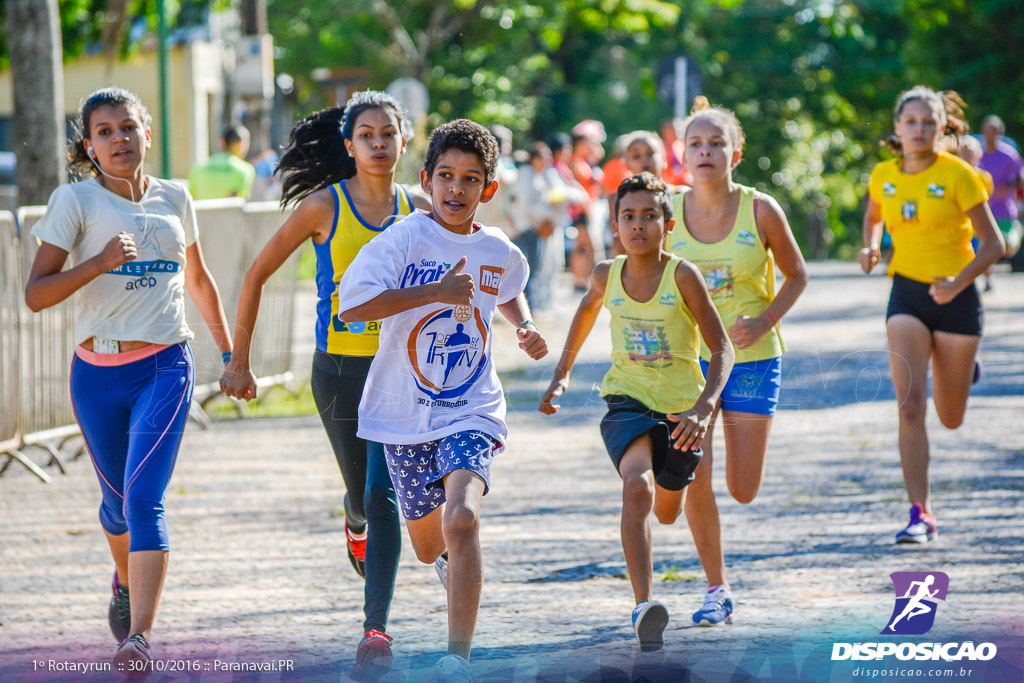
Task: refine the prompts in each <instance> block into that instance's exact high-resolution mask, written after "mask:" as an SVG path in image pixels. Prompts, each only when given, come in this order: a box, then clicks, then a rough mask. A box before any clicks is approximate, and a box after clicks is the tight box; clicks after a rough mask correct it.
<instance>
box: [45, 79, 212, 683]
mask: <svg viewBox="0 0 1024 683" xmlns="http://www.w3.org/2000/svg"><path fill="white" fill-rule="evenodd" d="M151 137H152V136H151V132H150V117H149V114H148V112H147V111H146V108H145V107H144V106H143V104H142V102H141V101H140V100H139V98H138V97H137V96H136V95H134V94H133V93H130V92H128V91H127V90H123V89H121V88H105V89H103V90H98V91H96V92H94V93H93V94H91V95H90V96H89V97H88V98H86V99H85V100H84V102H83V103H82V107H81V111H80V122H79V129H78V139H77V140H76V141H75V143H74V146H73V148H72V150H71V151H70V153H69V157H70V161H69V168H70V169H71V170H72V171H78V172H79V173H80V174H81V175H86V173H85V171H88V172H89V173H91V175H92V176H93V177H92V178H90V179H89V180H86V181H83V182H80V183H72V184H68V185H61V186H60V187H58V188H57V189H56V190H54V192H53V194H52V195H51V196H50V201H49V204H48V206H47V210H46V215H45V216H44V217H43V219H42V220H40V221H39V223H37V224H36V226H35V227H34V228H33V230H32V234H33V235H35V237H36V238H38V239H39V241H40V245H39V251H38V252H37V253H36V257H35V261H34V262H33V264H32V271H31V273H30V274H29V277H28V284H27V286H26V288H25V302H26V303H27V304H28V307H29V308H31V309H32V310H33V311H40V310H42V309H44V308H49V307H50V306H54V305H56V304H58V303H60V302H61V301H64V300H65V299H67V298H68V297H69V296H71V295H72V294H75V293H77V294H78V296H77V297H76V310H75V315H76V318H75V343H76V344H77V346H76V349H75V358H74V360H73V361H72V365H71V401H72V404H73V405H74V408H75V415H76V417H77V419H78V423H79V425H80V426H81V428H82V435H83V437H84V438H85V442H86V446H87V447H88V450H89V454H90V455H91V457H92V460H93V465H94V466H95V467H96V474H97V476H98V477H99V480H100V488H101V490H102V492H103V503H102V505H101V506H100V524H101V525H102V526H103V531H104V532H105V533H106V536H107V541H108V543H109V545H110V551H111V554H112V555H113V558H114V563H115V564H116V565H117V570H116V571H115V572H114V581H113V597H112V598H111V601H110V609H109V615H108V616H109V621H110V628H111V631H112V632H113V633H114V637H115V638H116V639H117V640H118V642H119V643H120V645H119V647H118V650H117V654H116V655H114V666H115V667H116V669H117V670H118V671H122V672H124V673H125V674H128V675H129V676H132V675H136V676H140V677H141V676H142V675H145V673H148V671H149V666H150V662H151V661H152V655H151V654H150V646H149V637H150V629H151V628H152V626H153V619H154V616H155V613H156V607H157V603H158V602H159V598H160V589H161V587H162V586H163V581H164V575H165V573H166V569H167V555H168V549H169V545H168V538H167V522H166V520H165V518H164V507H163V497H164V490H165V489H166V487H167V483H168V482H169V480H170V477H171V471H172V469H173V467H174V461H175V458H176V456H177V452H178V447H179V445H180V443H181V436H182V432H183V431H184V428H185V421H186V419H187V417H188V410H189V405H190V403H191V400H192V388H193V386H194V384H195V372H194V364H193V360H192V353H191V351H190V350H189V347H188V344H187V340H189V339H191V338H192V337H193V335H192V331H191V330H190V329H189V328H188V325H187V324H186V322H185V302H184V290H185V289H188V292H189V295H190V296H191V297H192V300H193V301H195V303H196V306H197V307H198V308H199V311H200V313H202V315H203V318H204V320H206V323H207V325H208V326H209V327H210V331H211V332H212V333H213V337H214V340H215V341H216V343H217V346H218V347H219V348H220V349H221V352H222V354H223V355H224V358H225V362H226V360H227V359H228V357H230V354H231V338H230V336H229V335H228V333H227V322H226V320H225V317H224V308H223V306H222V305H221V301H220V295H219V294H218V292H217V286H216V284H215V283H214V281H213V279H212V278H211V277H210V273H209V271H207V269H206V264H205V263H204V262H203V253H202V250H201V249H200V247H199V241H198V235H197V232H198V231H197V227H196V214H195V209H194V208H193V206H192V197H191V196H189V193H188V190H186V189H185V188H184V187H182V186H181V185H179V184H178V183H174V182H170V181H167V180H161V179H159V178H153V177H152V176H148V175H146V174H145V171H144V170H143V163H144V161H145V158H146V150H148V149H149V146H150V144H151ZM69 254H70V256H71V267H70V268H69V269H67V270H63V271H62V268H63V267H64V264H65V261H67V258H68V255H69ZM129 587H130V588H131V592H130V594H129Z"/></svg>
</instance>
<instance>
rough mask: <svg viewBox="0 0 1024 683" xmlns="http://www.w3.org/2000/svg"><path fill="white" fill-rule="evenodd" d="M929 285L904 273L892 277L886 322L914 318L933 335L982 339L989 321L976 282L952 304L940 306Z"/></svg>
mask: <svg viewBox="0 0 1024 683" xmlns="http://www.w3.org/2000/svg"><path fill="white" fill-rule="evenodd" d="M929 287H931V285H929V284H928V283H927V282H918V281H917V280H911V279H910V278H908V277H903V276H902V275H900V274H898V273H897V274H894V275H893V276H892V293H891V294H890V295H889V308H888V309H887V310H886V312H885V319H886V320H888V319H889V318H891V317H893V316H894V315H912V316H914V317H915V318H917V319H918V320H920V321H921V322H923V323H924V325H925V327H927V328H928V331H929V332H950V333H952V334H967V335H971V336H974V337H980V336H981V327H982V323H983V322H984V319H985V308H984V307H983V306H982V304H981V296H979V295H978V287H977V285H975V284H974V283H973V282H972V283H971V285H970V286H969V287H967V288H966V289H964V291H962V292H960V293H959V294H957V295H956V297H954V298H953V300H952V301H950V302H949V303H948V304H937V303H935V299H933V298H932V297H931V294H929V293H928V288H929Z"/></svg>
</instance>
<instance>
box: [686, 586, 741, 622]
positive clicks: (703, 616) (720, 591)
mask: <svg viewBox="0 0 1024 683" xmlns="http://www.w3.org/2000/svg"><path fill="white" fill-rule="evenodd" d="M731 623H732V593H731V592H729V589H728V588H726V587H725V586H712V587H711V588H709V589H708V592H707V593H705V594H704V605H703V606H702V607H701V608H700V609H699V610H697V611H696V612H694V613H693V625H694V626H720V625H722V624H731Z"/></svg>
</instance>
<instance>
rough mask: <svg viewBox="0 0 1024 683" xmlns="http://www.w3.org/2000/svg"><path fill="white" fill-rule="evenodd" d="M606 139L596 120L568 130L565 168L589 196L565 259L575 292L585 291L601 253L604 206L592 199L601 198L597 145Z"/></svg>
mask: <svg viewBox="0 0 1024 683" xmlns="http://www.w3.org/2000/svg"><path fill="white" fill-rule="evenodd" d="M606 139H607V134H606V133H605V131H604V124H602V123H601V122H600V121H594V120H593V119H586V120H584V121H580V122H579V123H577V124H576V125H575V126H574V127H573V129H572V155H571V156H570V157H569V162H568V163H569V169H570V170H571V171H572V174H573V176H574V177H575V178H576V182H578V183H579V184H580V186H581V187H582V188H583V190H584V191H585V192H586V193H587V195H588V197H589V201H588V202H587V203H586V206H585V207H584V209H585V211H584V214H583V216H581V217H580V218H579V219H577V221H576V222H575V227H576V230H577V234H576V246H575V248H574V249H573V250H572V254H571V256H570V260H569V265H570V268H571V269H572V274H573V284H574V286H575V288H576V290H577V291H579V292H585V291H586V290H587V286H588V283H589V282H590V273H591V271H593V270H594V264H595V263H596V261H597V259H599V258H601V256H602V255H603V253H604V232H605V223H606V221H607V205H606V204H605V203H604V202H597V201H596V200H598V199H599V198H600V197H601V168H600V166H598V164H599V163H601V159H603V158H604V147H602V146H601V143H603V142H604V141H605V140H606Z"/></svg>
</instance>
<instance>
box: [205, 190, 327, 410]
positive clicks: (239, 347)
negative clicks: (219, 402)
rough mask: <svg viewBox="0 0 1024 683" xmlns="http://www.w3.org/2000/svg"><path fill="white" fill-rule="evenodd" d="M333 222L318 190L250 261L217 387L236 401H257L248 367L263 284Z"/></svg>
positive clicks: (324, 197) (307, 198)
mask: <svg viewBox="0 0 1024 683" xmlns="http://www.w3.org/2000/svg"><path fill="white" fill-rule="evenodd" d="M333 219H334V198H333V196H332V195H331V193H330V190H319V191H317V192H314V193H313V194H311V195H310V196H308V197H306V198H305V199H304V200H303V201H302V202H301V203H300V204H299V206H298V208H296V209H295V211H294V212H293V213H292V215H291V216H289V217H288V220H286V221H285V222H284V225H282V226H281V227H280V228H279V229H278V231H277V232H276V233H274V236H273V237H271V238H270V241H268V242H267V244H266V246H264V247H263V249H262V250H261V251H260V253H259V255H258V256H257V257H256V260H255V261H253V264H252V266H250V267H249V271H248V272H247V273H246V274H245V280H244V281H243V282H242V292H241V294H240V295H239V297H238V313H237V314H236V316H235V339H234V349H233V350H232V352H231V362H230V363H228V364H227V366H226V367H225V368H224V374H223V376H222V377H221V379H220V388H221V391H223V392H224V393H225V394H227V395H228V396H234V397H235V398H244V399H253V398H256V377H255V376H254V375H253V374H252V370H251V369H250V367H249V351H250V347H251V344H252V334H253V330H254V329H255V327H256V317H257V315H258V314H259V309H260V299H261V298H262V296H263V285H265V284H266V283H267V280H269V279H270V277H271V276H272V275H273V274H274V273H276V272H277V270H278V269H279V268H280V267H281V265H282V264H283V263H284V262H285V261H287V260H288V257H289V256H291V255H292V253H293V252H294V251H295V250H296V249H298V248H299V246H300V245H301V244H302V243H303V242H304V241H306V240H307V239H308V238H311V237H312V238H313V239H314V240H316V239H318V238H320V241H322V240H323V239H326V233H325V232H324V231H325V230H329V229H330V225H331V221H332V220H333Z"/></svg>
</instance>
